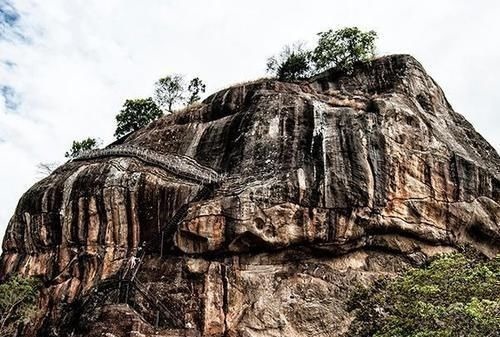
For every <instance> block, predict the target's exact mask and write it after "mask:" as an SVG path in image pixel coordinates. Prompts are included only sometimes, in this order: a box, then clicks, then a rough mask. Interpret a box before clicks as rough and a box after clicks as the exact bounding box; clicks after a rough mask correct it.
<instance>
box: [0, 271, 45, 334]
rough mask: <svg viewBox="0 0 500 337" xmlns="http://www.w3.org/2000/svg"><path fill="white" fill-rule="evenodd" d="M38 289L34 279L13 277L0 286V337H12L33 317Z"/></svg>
mask: <svg viewBox="0 0 500 337" xmlns="http://www.w3.org/2000/svg"><path fill="white" fill-rule="evenodd" d="M38 289H39V283H38V281H37V280H36V279H34V278H22V277H18V276H14V277H11V278H10V279H9V280H7V281H5V282H3V283H2V284H0V337H7V336H14V335H15V334H16V331H17V329H18V328H19V326H21V325H23V324H25V323H26V321H27V320H29V319H30V318H31V317H33V315H34V314H35V313H36V308H37V306H36V299H37V297H38V291H39V290H38Z"/></svg>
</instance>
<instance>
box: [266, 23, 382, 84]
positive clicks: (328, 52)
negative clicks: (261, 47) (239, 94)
mask: <svg viewBox="0 0 500 337" xmlns="http://www.w3.org/2000/svg"><path fill="white" fill-rule="evenodd" d="M318 36H319V40H318V44H317V46H316V47H315V48H314V49H313V50H307V49H305V48H304V47H303V44H295V45H294V46H285V47H284V48H283V50H282V52H281V53H280V54H279V55H278V56H273V57H270V58H269V59H268V61H267V71H268V72H271V73H273V74H274V76H275V77H276V78H278V79H280V80H283V81H293V80H300V79H303V78H306V77H309V76H311V75H313V74H317V73H319V72H321V71H324V70H326V69H328V68H333V67H335V68H337V69H338V70H341V71H344V72H346V73H351V72H352V70H353V66H354V64H356V63H358V62H369V61H370V60H371V59H373V57H374V56H375V39H376V38H377V33H375V32H374V31H368V32H363V31H361V30H360V29H359V28H357V27H347V28H342V29H339V30H336V31H333V30H331V29H330V30H329V31H326V32H320V33H318Z"/></svg>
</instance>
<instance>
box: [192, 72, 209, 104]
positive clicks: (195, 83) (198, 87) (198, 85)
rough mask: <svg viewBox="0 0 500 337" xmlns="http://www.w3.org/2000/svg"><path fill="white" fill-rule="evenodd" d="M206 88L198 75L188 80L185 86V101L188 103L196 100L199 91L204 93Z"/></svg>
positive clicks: (198, 97)
mask: <svg viewBox="0 0 500 337" xmlns="http://www.w3.org/2000/svg"><path fill="white" fill-rule="evenodd" d="M205 89H206V85H205V83H203V81H202V80H200V78H199V77H195V78H193V79H192V80H191V82H189V86H188V88H187V91H188V93H189V96H188V99H187V103H188V104H193V103H194V102H197V101H199V100H200V93H204V92H205Z"/></svg>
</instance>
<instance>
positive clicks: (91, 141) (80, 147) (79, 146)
mask: <svg viewBox="0 0 500 337" xmlns="http://www.w3.org/2000/svg"><path fill="white" fill-rule="evenodd" d="M99 146H100V142H99V141H98V140H96V139H95V138H90V137H89V138H87V139H83V140H80V141H78V140H74V141H73V144H72V145H71V149H70V150H69V151H68V152H66V153H65V154H64V156H65V157H66V158H75V157H78V155H79V154H80V153H81V152H82V151H88V150H93V149H96V148H98V147H99Z"/></svg>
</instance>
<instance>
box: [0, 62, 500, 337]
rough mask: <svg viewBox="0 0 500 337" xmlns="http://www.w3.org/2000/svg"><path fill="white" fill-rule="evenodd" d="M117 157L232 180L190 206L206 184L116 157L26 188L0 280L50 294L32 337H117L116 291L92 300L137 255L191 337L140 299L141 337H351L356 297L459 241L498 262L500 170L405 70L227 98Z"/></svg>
mask: <svg viewBox="0 0 500 337" xmlns="http://www.w3.org/2000/svg"><path fill="white" fill-rule="evenodd" d="M123 143H124V144H126V145H131V146H134V147H141V148H144V149H147V151H150V152H154V153H158V154H160V155H161V154H177V155H182V156H188V157H191V158H194V159H195V160H196V161H197V163H199V164H201V165H203V166H205V167H208V168H212V169H214V170H215V171H217V172H219V173H220V174H223V175H224V176H225V179H224V180H223V181H222V182H221V183H220V184H218V185H217V186H215V187H214V188H213V189H210V191H209V193H203V198H201V197H199V198H196V199H195V200H194V201H193V199H194V198H195V196H197V195H198V196H200V191H201V190H202V189H203V186H202V185H200V183H199V182H196V181H193V180H190V179H186V178H185V177H182V176H179V175H176V174H175V172H172V171H168V170H165V169H164V168H162V167H159V166H155V165H152V164H151V163H148V162H144V161H141V160H139V159H138V158H134V157H121V156H116V157H102V158H89V159H88V160H82V161H72V162H68V163H66V164H65V165H63V166H62V167H60V168H58V169H57V170H56V171H55V172H54V173H53V174H52V175H51V176H49V177H47V178H46V179H44V180H42V181H40V182H39V183H37V184H36V185H35V186H33V187H32V188H31V189H30V190H29V191H28V192H26V194H25V195H24V196H23V197H22V198H21V200H20V202H19V205H18V207H17V209H16V212H15V214H14V216H13V217H12V219H11V221H10V223H9V226H8V229H7V233H6V236H5V239H4V244H3V249H4V253H3V255H2V265H1V268H2V271H3V272H4V273H14V272H17V273H23V274H29V275H39V276H41V277H43V279H44V280H45V284H46V291H45V293H44V295H43V296H42V298H41V305H43V306H44V308H46V309H44V310H41V312H40V316H39V319H38V320H37V321H36V323H34V324H33V326H32V327H31V330H30V332H27V333H28V334H35V333H36V332H38V333H39V334H46V335H54V336H55V335H62V334H64V333H70V332H71V333H73V334H74V335H80V336H91V335H90V334H89V333H90V332H88V327H90V326H98V325H99V324H100V325H99V326H101V327H110V326H113V324H116V319H113V318H109V317H114V316H113V315H111V314H109V313H110V309H109V308H110V305H112V304H113V303H115V302H116V301H118V299H119V298H120V297H123V291H121V294H122V295H120V294H119V293H120V291H118V292H117V290H116V288H111V289H108V290H106V291H104V290H103V291H101V290H99V291H98V292H97V293H98V294H100V295H96V289H99V285H100V284H102V283H103V282H105V281H106V280H112V279H118V278H119V276H120V275H122V273H123V270H124V268H126V266H127V263H129V261H130V257H131V256H135V255H136V254H137V251H138V250H140V249H139V246H141V245H143V246H144V250H145V251H146V256H145V258H144V263H143V264H142V265H141V266H140V269H139V270H138V273H137V280H140V282H142V283H141V284H142V285H143V286H144V287H145V289H147V290H148V291H149V292H150V293H152V294H155V297H156V298H157V299H158V301H160V302H161V303H163V304H165V305H167V306H168V307H169V308H171V309H172V310H173V311H174V312H175V313H176V314H177V315H178V318H179V319H180V320H181V321H182V322H183V325H184V326H175V324H172V321H169V320H168V319H166V318H163V316H162V314H161V310H160V309H158V307H157V306H155V305H154V303H152V301H151V299H149V300H148V299H147V297H148V296H147V295H144V294H143V295H141V293H140V291H138V290H136V291H134V290H133V289H132V290H130V292H129V293H128V294H127V295H126V296H127V298H128V300H129V303H130V304H131V305H130V307H129V309H127V310H131V311H133V312H134V315H138V317H139V318H138V319H139V320H143V321H144V322H146V323H144V324H143V325H148V324H149V327H148V328H147V329H146V328H144V332H138V333H143V334H144V335H148V334H152V332H151V331H153V330H154V329H153V330H151V329H152V326H154V325H155V324H156V325H158V326H159V327H161V329H163V331H164V332H163V333H164V334H166V333H167V332H165V331H166V330H165V329H171V331H177V333H178V334H187V335H189V334H191V335H200V336H245V337H246V336H307V335H311V334H314V335H317V336H340V335H342V334H343V333H344V332H345V331H346V330H347V328H348V326H349V323H350V320H351V315H350V313H349V312H348V311H347V309H346V305H345V303H346V301H347V299H348V297H349V294H350V292H351V291H352V290H353V289H354V288H355V287H356V286H357V285H358V284H365V285H366V284H369V283H370V282H371V281H372V280H373V279H375V278H377V277H379V276H381V275H391V274H393V273H395V272H397V271H399V270H401V269H402V268H405V267H406V266H408V265H410V264H418V263H422V262H423V261H425V260H426V259H427V257H429V256H432V255H434V254H436V253H440V252H445V251H449V250H453V249H454V247H457V246H458V245H462V244H470V245H472V246H474V247H475V248H476V249H478V250H479V251H481V252H483V253H484V254H486V255H488V256H493V255H495V254H496V253H498V252H499V248H500V245H499V243H500V230H499V225H500V206H499V202H500V158H499V156H498V154H497V153H496V152H495V150H494V149H493V148H492V147H491V146H490V145H489V144H488V143H487V142H486V141H485V140H484V139H483V138H482V137H481V136H480V135H479V134H478V133H477V132H476V131H475V130H474V129H473V127H472V126H471V125H470V124H469V123H468V122H467V121H466V120H465V119H464V118H463V117H462V116H461V115H459V114H458V113H456V112H454V111H453V109H452V107H451V106H450V104H449V103H448V102H447V100H446V98H445V96H444V94H443V92H442V90H441V89H440V88H439V86H438V85H437V84H436V83H435V82H434V81H433V80H432V78H430V77H429V76H428V75H427V74H426V73H425V71H424V69H423V68H422V66H421V65H420V64H419V63H418V62H417V61H416V60H415V59H413V58H412V57H410V56H406V55H395V56H388V57H383V58H380V59H377V60H375V61H373V62H372V63H371V64H369V65H359V66H358V67H356V68H355V70H354V72H353V73H352V74H349V75H346V74H343V73H341V72H337V71H335V70H330V71H327V72H325V73H323V74H320V75H318V76H316V77H315V78H312V79H311V80H309V81H303V82H297V83H283V82H279V81H274V80H259V81H256V82H252V83H248V84H242V85H238V86H235V87H231V88H229V89H226V90H223V91H220V92H218V93H216V94H214V95H212V96H210V97H209V98H207V99H206V100H205V101H203V102H202V103H201V104H199V105H196V106H193V107H190V108H188V109H186V110H184V111H180V112H178V113H174V114H172V115H169V116H166V117H163V118H161V119H159V120H157V121H156V122H154V123H152V124H150V125H149V126H148V127H146V128H144V129H141V130H139V131H137V132H135V133H133V134H131V135H129V136H128V137H126V139H124V140H123ZM148 153H149V152H148ZM180 210H181V211H182V212H181V213H180ZM176 214H182V218H181V219H180V220H181V221H179V222H178V223H176V226H175V228H173V230H172V231H170V232H168V233H167V235H165V232H163V231H162V228H164V225H165V224H166V223H169V221H170V219H171V218H172V217H175V216H176ZM162 237H163V239H162ZM113 310H114V309H113ZM113 310H111V311H113ZM123 310H125V309H123ZM130 315H132V314H130ZM75 319H77V320H78V322H79V324H75ZM106 320H107V321H106ZM103 322H108V324H105V323H103ZM96 324H97V325H96ZM124 324H125V323H124ZM130 324H132V323H130ZM127 326H128V325H127ZM141 326H142V325H141ZM85 327H87V329H86V328H85ZM174 329H176V330H174ZM179 329H180V330H179ZM122 330H127V329H122ZM122 330H120V329H118V328H117V329H115V330H113V331H115V332H106V331H104V330H103V332H102V334H103V335H104V334H106V333H116V336H128V335H127V334H131V332H130V331H128V332H119V331H122ZM129 330H130V329H129ZM93 331H94V332H95V331H97V330H93ZM99 331H100V330H99ZM110 331H111V330H110ZM117 331H118V332H117ZM134 331H135V330H134Z"/></svg>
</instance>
